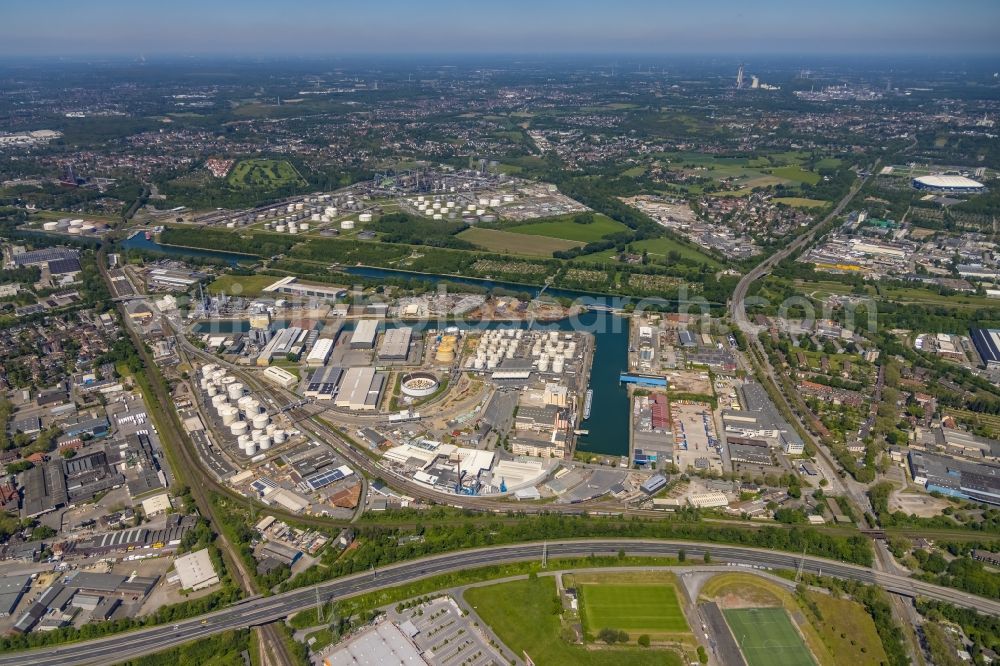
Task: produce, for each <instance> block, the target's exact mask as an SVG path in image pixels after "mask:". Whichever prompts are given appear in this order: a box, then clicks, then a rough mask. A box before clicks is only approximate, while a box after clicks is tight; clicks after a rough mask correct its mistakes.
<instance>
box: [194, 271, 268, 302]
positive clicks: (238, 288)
mask: <svg viewBox="0 0 1000 666" xmlns="http://www.w3.org/2000/svg"><path fill="white" fill-rule="evenodd" d="M277 279H278V278H276V277H274V276H273V275H232V274H229V273H227V274H225V275H220V276H219V277H217V278H216V279H215V280H214V281H213V282H212V284H210V285H208V287H207V289H206V290H207V291H208V292H209V293H210V294H228V295H230V296H246V297H249V298H254V297H256V296H260V294H261V292H262V290H263V289H264V287H266V286H268V285H269V284H274V282H275V281H277Z"/></svg>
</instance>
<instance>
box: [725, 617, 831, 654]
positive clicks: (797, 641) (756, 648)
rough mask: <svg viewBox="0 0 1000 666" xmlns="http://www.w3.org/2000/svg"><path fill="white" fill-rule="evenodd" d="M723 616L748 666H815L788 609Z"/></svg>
mask: <svg viewBox="0 0 1000 666" xmlns="http://www.w3.org/2000/svg"><path fill="white" fill-rule="evenodd" d="M723 614H724V615H725V616H726V622H727V623H729V628H730V629H732V631H733V636H735V637H736V642H737V643H738V644H739V646H740V651H742V652H743V657H744V658H745V659H746V661H747V665H748V666H815V664H816V661H815V660H814V659H813V658H812V655H811V654H810V653H809V650H808V649H807V648H806V645H805V643H803V642H802V637H801V636H799V632H798V631H796V630H795V627H794V626H792V621H791V620H790V619H788V613H786V612H785V609H783V608H728V609H726V610H724V611H723ZM845 663H846V662H845Z"/></svg>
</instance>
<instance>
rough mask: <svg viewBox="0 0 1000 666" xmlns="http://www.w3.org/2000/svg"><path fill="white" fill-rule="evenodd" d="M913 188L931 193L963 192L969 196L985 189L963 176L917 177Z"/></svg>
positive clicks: (980, 184)
mask: <svg viewBox="0 0 1000 666" xmlns="http://www.w3.org/2000/svg"><path fill="white" fill-rule="evenodd" d="M913 187H915V188H916V189H918V190H930V191H931V192H965V193H969V194H974V193H977V192H982V191H984V190H985V189H986V186H985V185H983V184H982V183H980V182H979V181H976V180H972V179H971V178H966V177H965V176H943V175H933V176H919V177H918V178H914V179H913Z"/></svg>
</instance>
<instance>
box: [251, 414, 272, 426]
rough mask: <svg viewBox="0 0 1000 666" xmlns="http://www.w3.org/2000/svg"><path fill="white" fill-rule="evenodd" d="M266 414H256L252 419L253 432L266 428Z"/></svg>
mask: <svg viewBox="0 0 1000 666" xmlns="http://www.w3.org/2000/svg"><path fill="white" fill-rule="evenodd" d="M268 420H269V419H268V418H267V414H257V415H255V416H254V417H253V427H254V430H263V429H264V428H266V427H267V422H268Z"/></svg>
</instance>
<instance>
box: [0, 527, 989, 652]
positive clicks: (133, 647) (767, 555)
mask: <svg viewBox="0 0 1000 666" xmlns="http://www.w3.org/2000/svg"><path fill="white" fill-rule="evenodd" d="M542 548H543V545H542V544H541V543H530V544H513V545H507V546H496V547H492V548H480V549H475V550H465V551H459V552H454V553H447V554H444V555H436V556H432V557H427V558H422V559H419V560H412V561H408V562H402V563H399V564H395V565H392V566H389V567H386V568H384V569H379V570H378V571H375V572H366V573H363V574H355V575H353V576H346V577H343V578H338V579H336V580H333V581H330V582H327V583H321V584H319V585H316V586H312V587H305V588H302V589H299V590H293V591H291V592H285V593H282V594H276V595H274V596H269V597H257V598H254V599H250V600H248V601H245V602H242V603H239V604H236V605H233V606H230V607H228V608H226V609H224V610H220V611H216V612H214V613H209V614H207V615H203V616H201V617H196V618H192V619H190V620H184V621H182V622H178V623H177V624H167V625H162V626H157V627H152V628H149V629H142V630H138V631H133V632H128V633H125V634H117V635H113V636H108V637H106V638H101V639H97V640H92V641H86V642H81V643H72V644H67V645H62V646H55V647H51V648H42V649H36V650H30V651H23V652H13V653H7V654H3V655H0V666H28V665H32V666H71V665H74V664H110V663H114V662H119V661H121V660H123V659H126V658H128V657H132V656H135V655H138V654H150V653H153V652H156V651H159V650H164V649H167V648H169V647H172V646H176V645H179V644H182V643H186V642H189V641H193V640H197V639H199V638H204V637H206V636H210V635H213V634H218V633H221V632H224V631H227V630H231V629H241V628H245V627H248V626H258V625H264V624H267V623H270V622H273V621H275V620H279V619H281V618H283V617H286V616H288V615H290V614H292V613H295V612H297V611H300V610H304V609H307V608H312V607H313V606H315V604H316V599H317V591H318V592H319V595H318V596H319V599H320V600H321V601H323V602H326V601H328V600H331V599H341V598H344V597H349V596H353V595H356V594H361V593H364V592H371V591H374V590H380V589H383V588H387V587H393V586H396V585H401V584H404V583H407V582H410V581H413V580H416V579H419V578H425V577H428V576H433V575H437V574H442V573H448V572H453V571H458V570H468V569H475V568H477V567H484V566H489V565H495V564H503V563H506V562H517V561H525V560H541V556H542ZM545 548H546V550H547V554H548V557H549V558H550V560H551V559H552V558H559V557H585V556H588V555H590V554H592V553H593V554H597V555H613V554H616V553H618V551H619V550H620V549H623V550H624V551H625V552H626V553H627V554H628V555H635V556H648V557H655V556H666V555H674V554H676V553H677V551H678V550H679V549H680V548H684V549H685V550H686V552H687V555H688V557H689V558H690V559H691V560H692V561H695V560H700V559H701V558H702V555H703V554H704V552H705V551H709V552H710V553H711V555H712V559H713V561H714V562H717V563H720V568H721V569H722V570H725V568H726V567H725V565H723V564H722V563H723V562H726V563H735V564H741V565H748V566H756V567H764V568H774V569H793V570H794V569H798V568H799V567H801V569H802V571H804V572H809V573H820V574H823V575H827V576H835V577H838V578H844V579H851V580H857V581H860V582H863V583H868V584H877V585H879V586H880V587H882V588H883V589H885V590H887V591H889V592H892V593H896V594H902V595H906V596H918V595H919V596H923V597H927V598H930V599H937V600H940V601H946V602H948V603H952V604H955V605H957V606H964V607H966V608H972V609H975V610H977V611H980V612H983V613H990V614H993V615H1000V602H997V601H991V600H989V599H984V598H982V597H977V596H975V595H971V594H967V593H964V592H960V591H958V590H953V589H949V588H945V587H940V586H937V585H931V584H929V583H924V582H921V581H916V580H913V579H910V578H905V577H903V576H896V575H892V574H886V573H879V572H875V571H872V570H871V569H868V568H865V567H860V566H856V565H853V564H845V563H842V562H836V561H833V560H826V559H823V558H817V557H810V556H804V557H803V556H800V555H795V554H791V553H778V552H772V551H767V550H760V549H756V548H744V547H739V546H726V545H722V544H705V543H686V542H674V541H650V540H627V539H621V540H613V541H612V540H607V539H597V540H575V541H558V542H549V543H547V544H546V545H545ZM555 564H557V562H555V563H553V565H555ZM699 566H701V565H699Z"/></svg>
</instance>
